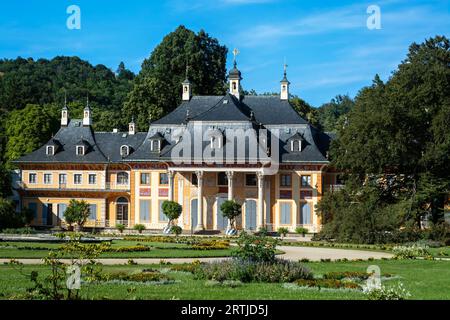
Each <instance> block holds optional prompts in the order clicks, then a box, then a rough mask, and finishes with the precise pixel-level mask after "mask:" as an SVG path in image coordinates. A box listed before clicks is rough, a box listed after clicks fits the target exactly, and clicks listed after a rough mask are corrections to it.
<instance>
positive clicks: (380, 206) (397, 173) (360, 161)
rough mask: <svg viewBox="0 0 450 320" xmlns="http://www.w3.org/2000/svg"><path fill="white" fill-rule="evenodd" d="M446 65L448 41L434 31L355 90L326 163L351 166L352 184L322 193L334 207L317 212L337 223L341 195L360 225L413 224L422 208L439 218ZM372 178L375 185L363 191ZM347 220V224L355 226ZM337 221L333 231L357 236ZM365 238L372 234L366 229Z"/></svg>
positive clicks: (447, 109)
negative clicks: (389, 71)
mask: <svg viewBox="0 0 450 320" xmlns="http://www.w3.org/2000/svg"><path fill="white" fill-rule="evenodd" d="M449 66H450V41H449V40H448V39H447V38H446V37H443V36H436V37H434V38H430V39H428V40H426V41H425V42H424V43H422V44H416V43H413V44H412V45H411V46H410V48H409V52H408V55H407V58H406V59H405V60H404V61H403V62H402V63H401V64H400V65H399V67H398V69H397V70H396V71H395V72H394V73H393V75H392V77H391V78H390V79H389V80H388V81H387V82H386V83H384V82H383V81H381V79H380V78H379V77H378V76H376V77H375V79H374V81H373V85H372V86H370V87H367V88H364V89H362V90H361V91H360V92H359V94H358V96H357V97H356V99H355V104H354V107H353V108H352V109H351V110H350V112H349V113H348V114H347V116H346V121H345V123H344V124H343V126H342V127H340V126H339V127H338V130H337V139H336V140H334V141H333V142H332V144H331V149H330V156H331V158H332V163H333V165H334V166H335V167H336V168H337V169H338V170H340V171H343V172H346V173H351V174H349V175H348V179H351V180H353V181H352V182H351V184H352V186H351V187H349V188H348V192H344V194H342V195H336V196H329V197H328V198H327V197H325V198H326V199H324V200H325V202H327V204H326V205H325V206H328V208H329V209H331V210H333V211H334V212H333V213H332V212H331V211H330V212H328V213H325V211H322V212H323V213H325V214H326V215H328V216H329V217H330V218H331V217H332V219H336V218H337V219H338V220H339V221H340V222H343V223H345V220H346V219H344V218H343V217H344V216H345V215H346V213H345V212H344V211H345V209H344V202H343V198H347V200H348V201H347V204H346V205H347V207H348V210H347V211H348V218H349V219H350V220H352V218H351V217H352V216H354V217H356V216H357V217H359V218H358V219H361V220H360V221H364V223H361V226H362V228H363V229H367V225H368V224H369V225H372V227H370V229H372V230H373V229H378V230H379V231H380V232H381V231H384V232H386V233H390V232H392V231H394V229H398V228H399V227H400V226H402V227H407V228H420V221H421V220H422V218H423V217H425V216H428V215H429V216H430V217H431V220H432V221H433V222H434V223H438V222H441V221H442V220H443V207H444V203H445V200H446V198H447V197H448V193H449V191H450V161H449V160H450V152H449V151H450V130H448V128H449V127H450V67H449ZM368 157H370V161H369V160H368V159H369V158H368ZM374 184H376V185H378V190H377V191H375V193H374V192H367V190H366V188H367V187H370V185H374ZM360 193H361V194H363V195H364V196H365V197H364V198H363V197H360V196H358V194H360ZM333 198H334V199H333ZM322 207H323V206H322ZM367 210H368V212H363V211H367ZM338 216H340V218H339V217H338ZM390 219H394V221H391V222H389V221H388V220H390ZM326 221H330V219H326ZM326 221H324V222H326ZM352 224H353V226H354V227H355V228H356V230H354V231H352V232H354V233H355V234H361V232H360V230H359V229H360V228H359V227H358V225H357V224H356V223H355V222H352ZM375 225H378V227H376V228H374V226H375ZM333 228H339V227H338V226H337V222H336V223H332V226H330V227H328V229H333ZM325 229H327V228H325ZM345 229H346V230H347V231H346V233H347V235H343V236H339V237H340V238H341V239H343V238H355V240H356V237H360V236H356V237H353V236H351V235H350V229H351V228H345ZM336 231H338V230H337V229H336ZM332 234H333V236H335V235H336V234H337V232H332ZM369 241H377V240H376V239H374V236H370V240H369Z"/></svg>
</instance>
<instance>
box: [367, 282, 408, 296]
mask: <svg viewBox="0 0 450 320" xmlns="http://www.w3.org/2000/svg"><path fill="white" fill-rule="evenodd" d="M364 293H365V294H366V296H367V298H368V299H369V300H405V299H407V298H408V297H410V296H411V294H410V293H409V292H408V291H407V290H406V289H405V287H404V286H403V284H402V283H401V282H399V283H398V284H397V285H396V286H392V287H386V286H383V285H382V286H381V287H380V288H371V289H364Z"/></svg>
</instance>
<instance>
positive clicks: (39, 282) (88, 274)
mask: <svg viewBox="0 0 450 320" xmlns="http://www.w3.org/2000/svg"><path fill="white" fill-rule="evenodd" d="M104 249H105V245H104V244H89V245H85V244H82V243H81V242H80V235H78V234H75V235H72V236H71V237H70V240H69V241H68V242H67V243H65V244H64V245H63V246H62V247H61V248H60V250H51V251H50V252H49V253H48V255H47V257H45V258H44V259H43V261H44V265H45V266H48V267H49V269H50V274H49V275H46V276H44V277H43V278H42V277H40V276H39V272H37V271H34V270H33V271H31V273H30V274H26V273H25V272H24V271H23V269H24V268H23V264H22V263H19V262H17V261H15V260H12V261H11V262H10V264H11V265H12V266H14V267H16V268H18V269H19V271H20V273H21V274H22V275H24V276H25V277H27V278H28V279H30V281H31V282H32V284H33V287H32V288H29V289H27V294H26V298H27V299H39V300H41V299H50V300H78V299H80V296H79V293H80V290H78V289H75V288H71V287H69V286H68V271H69V267H76V268H78V269H79V270H80V277H81V278H82V279H83V280H84V281H85V282H88V283H89V282H95V281H97V280H98V279H101V272H102V270H101V266H100V264H99V263H97V262H95V259H96V258H97V257H98V256H99V255H100V254H101V253H102V252H103V250H104ZM68 257H69V258H70V263H69V264H66V263H64V262H63V261H62V259H64V258H68Z"/></svg>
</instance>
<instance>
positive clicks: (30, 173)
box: [28, 172, 38, 184]
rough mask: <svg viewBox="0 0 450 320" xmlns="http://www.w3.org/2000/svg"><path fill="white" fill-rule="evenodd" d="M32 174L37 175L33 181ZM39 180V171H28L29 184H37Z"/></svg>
mask: <svg viewBox="0 0 450 320" xmlns="http://www.w3.org/2000/svg"><path fill="white" fill-rule="evenodd" d="M31 175H34V177H35V179H34V182H32V181H31V179H30V176H31ZM37 181H38V175H37V173H36V172H28V183H29V184H37Z"/></svg>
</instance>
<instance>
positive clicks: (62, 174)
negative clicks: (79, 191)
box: [58, 173, 67, 184]
mask: <svg viewBox="0 0 450 320" xmlns="http://www.w3.org/2000/svg"><path fill="white" fill-rule="evenodd" d="M61 176H65V177H66V179H65V182H61ZM58 184H67V173H58Z"/></svg>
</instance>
